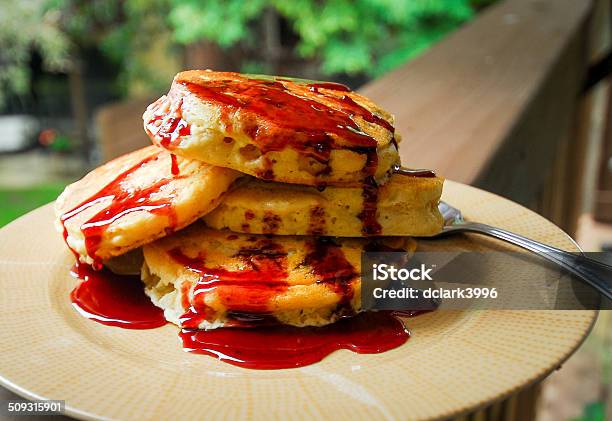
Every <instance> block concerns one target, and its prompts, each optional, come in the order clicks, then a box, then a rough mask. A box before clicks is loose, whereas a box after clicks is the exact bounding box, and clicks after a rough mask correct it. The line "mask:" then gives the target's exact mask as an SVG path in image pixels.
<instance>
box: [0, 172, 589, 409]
mask: <svg viewBox="0 0 612 421" xmlns="http://www.w3.org/2000/svg"><path fill="white" fill-rule="evenodd" d="M444 199H445V200H446V201H448V202H449V203H451V204H453V205H455V206H457V207H459V208H461V209H463V210H464V213H465V215H466V217H468V218H470V219H473V220H479V221H483V222H486V223H490V224H492V225H497V226H500V227H504V228H507V229H509V230H512V231H515V232H518V233H521V234H525V235H528V236H530V237H533V238H535V239H537V240H540V241H544V242H546V243H549V244H552V245H555V246H559V247H563V248H566V249H568V250H575V249H576V246H575V244H574V243H573V242H572V240H571V239H570V238H569V237H568V236H566V235H565V234H564V233H563V232H562V231H561V230H559V229H558V228H557V227H555V226H554V225H553V224H551V223H550V222H548V221H546V220H545V219H543V218H542V217H540V216H538V215H536V214H535V213H533V212H530V211H528V210H526V209H524V208H523V207H521V206H519V205H517V204H514V203H512V202H510V201H508V200H505V199H502V198H501V197H499V196H495V195H493V194H490V193H486V192H483V191H481V190H477V189H475V188H472V187H468V186H464V185H460V184H457V183H453V182H447V183H446V185H445V193H444ZM443 241H445V242H446V244H447V245H449V246H452V247H461V248H473V249H474V248H475V249H483V248H496V249H499V248H502V247H503V246H501V245H500V243H498V242H495V241H493V240H487V239H484V238H482V237H470V238H469V239H468V238H460V237H455V238H449V239H447V240H443ZM72 260H73V259H72V256H71V255H70V254H69V252H68V251H67V250H66V247H65V246H64V244H63V243H62V239H61V237H60V235H58V234H57V233H56V232H55V231H54V230H53V224H52V209H51V207H50V206H45V207H42V208H40V209H38V210H36V211H33V212H31V213H29V214H28V215H26V216H24V217H22V218H20V219H18V220H17V221H15V222H13V223H12V224H10V225H8V226H7V227H5V228H3V229H2V230H0V282H1V287H0V312H1V314H2V315H1V317H0V358H1V360H0V375H1V380H2V384H3V385H4V386H6V387H8V388H9V389H11V390H13V391H15V392H17V393H19V394H20V395H23V396H25V397H28V398H49V399H64V400H65V401H66V405H67V412H68V414H70V415H72V416H75V417H78V418H112V419H139V420H142V419H195V418H205V419H214V418H220V417H223V418H228V419H236V418H269V417H275V418H280V419H284V418H292V419H302V418H303V419H306V418H308V419H312V418H321V417H323V418H329V419H348V418H349V417H350V418H351V419H374V418H375V419H381V418H387V419H393V418H400V419H427V418H438V417H448V416H451V415H455V414H459V413H461V412H465V411H467V410H470V409H473V408H475V407H478V406H482V405H485V404H487V403H488V402H490V401H492V400H496V399H499V398H501V397H503V396H506V395H508V394H510V393H512V392H513V391H516V390H517V389H518V388H520V387H522V386H525V385H527V384H529V383H532V382H534V381H536V380H538V379H540V378H542V377H543V376H545V375H546V374H548V373H549V372H550V371H552V370H553V369H555V368H556V367H557V366H559V364H560V363H561V362H562V361H564V360H565V359H566V358H567V357H568V356H569V355H570V354H571V353H572V351H573V350H575V349H576V347H578V345H580V343H581V342H582V340H583V339H584V337H585V336H586V335H587V334H588V332H589V329H590V328H591V325H592V323H593V321H594V319H595V318H596V312H594V311H476V310H473V311H453V312H443V311H437V312H433V313H430V314H426V315H422V316H419V317H417V318H414V319H410V320H409V321H408V326H409V328H410V330H411V331H412V338H411V339H410V340H409V341H408V342H407V343H406V344H405V345H403V346H401V347H400V348H397V349H395V350H392V351H389V352H386V353H382V354H377V355H360V354H355V353H353V352H350V351H345V350H342V351H337V352H335V353H333V354H332V355H330V356H328V357H327V358H325V359H324V360H323V361H322V362H320V363H317V364H314V365H311V366H308V367H304V368H298V369H290V370H277V371H257V370H247V369H241V368H238V367H234V366H231V365H228V364H225V363H222V362H219V361H217V360H215V359H213V358H210V357H207V356H204V355H194V354H188V353H185V352H183V351H182V349H181V346H180V343H179V338H178V335H177V328H176V327H175V326H171V325H167V326H164V327H163V328H160V329H153V330H123V329H120V328H116V327H108V326H103V325H101V324H98V323H95V322H93V321H90V320H87V319H84V318H82V317H81V316H79V315H78V314H77V312H76V311H74V310H73V308H72V307H71V304H70V300H69V293H70V291H71V289H72V287H73V286H74V284H75V280H74V279H73V278H71V277H70V276H69V275H68V270H69V268H70V266H71V264H72Z"/></svg>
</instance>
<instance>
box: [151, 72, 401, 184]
mask: <svg viewBox="0 0 612 421" xmlns="http://www.w3.org/2000/svg"><path fill="white" fill-rule="evenodd" d="M311 82H312V81H311ZM143 119H144V127H145V131H146V132H147V134H148V135H149V137H150V138H151V140H152V141H153V143H154V144H156V145H158V146H160V147H162V148H166V149H168V150H169V151H171V152H173V153H176V154H177V155H181V156H185V157H187V158H191V159H198V160H201V161H204V162H207V163H209V164H211V165H217V166H221V167H228V168H233V169H235V170H237V171H240V172H243V173H246V174H250V175H252V176H254V177H257V178H262V179H265V180H269V181H278V182H284V183H296V184H304V185H310V186H315V185H316V186H320V185H328V184H329V185H345V186H357V185H359V184H361V183H363V182H364V181H365V180H367V179H368V178H371V177H373V178H374V180H375V181H376V182H377V183H378V184H382V183H384V182H385V181H386V179H387V176H388V174H389V172H390V170H391V168H392V167H393V166H394V165H395V164H398V163H399V155H398V151H397V144H396V138H395V136H394V128H393V117H392V116H391V115H390V114H389V113H387V112H385V111H384V110H382V109H381V108H380V107H378V106H377V105H376V104H374V103H373V102H372V101H370V100H368V99H367V98H365V97H363V96H361V95H359V94H357V93H355V92H352V91H350V90H349V89H348V88H347V87H346V86H344V85H340V84H335V83H325V82H312V83H306V82H303V81H300V80H297V79H288V78H281V77H271V76H256V75H241V74H239V73H229V72H212V71H204V70H192V71H186V72H182V73H179V74H178V75H176V77H175V78H174V81H173V83H172V86H171V88H170V91H169V93H168V95H165V96H162V97H161V98H160V99H159V100H157V101H156V102H155V103H153V104H151V105H150V106H149V107H148V108H147V111H146V112H145V113H144V115H143Z"/></svg>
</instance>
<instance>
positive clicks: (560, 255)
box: [430, 202, 612, 300]
mask: <svg viewBox="0 0 612 421" xmlns="http://www.w3.org/2000/svg"><path fill="white" fill-rule="evenodd" d="M438 208H439V209H440V212H441V213H442V216H443V217H444V228H443V229H442V231H441V232H440V233H439V234H437V235H435V236H434V237H441V236H446V235H449V234H454V233H460V232H472V233H477V234H483V235H488V236H490V237H495V238H497V239H500V240H503V241H506V242H508V243H511V244H514V245H516V246H519V247H522V248H524V249H526V250H529V251H531V252H533V253H535V254H537V255H539V256H541V257H543V258H545V259H547V260H549V261H551V262H553V263H556V264H557V265H559V266H561V267H562V268H563V269H565V270H566V271H568V272H570V273H572V274H574V275H575V276H576V277H578V278H579V279H580V280H582V281H584V282H585V283H587V284H588V285H590V286H591V287H593V288H595V289H596V290H597V291H599V293H601V294H602V295H604V296H605V297H607V298H608V299H610V300H612V266H609V265H606V264H604V263H600V262H598V261H596V260H593V259H589V258H588V257H586V256H585V255H584V254H583V253H582V252H580V253H569V252H567V251H563V250H560V249H558V248H555V247H552V246H549V245H546V244H543V243H540V242H538V241H534V240H531V239H529V238H527V237H523V236H522V235H519V234H515V233H513V232H510V231H506V230H504V229H501V228H496V227H492V226H490V225H486V224H481V223H479V222H470V221H466V220H464V219H463V215H462V214H461V211H460V210H459V209H457V208H454V207H452V206H451V205H449V204H448V203H446V202H440V205H439V206H438ZM430 238H431V237H430Z"/></svg>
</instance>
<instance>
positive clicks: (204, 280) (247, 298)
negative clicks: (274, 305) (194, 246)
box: [168, 243, 287, 329]
mask: <svg viewBox="0 0 612 421" xmlns="http://www.w3.org/2000/svg"><path fill="white" fill-rule="evenodd" d="M168 254H169V256H170V257H171V258H172V259H173V260H174V261H176V262H177V263H179V264H181V265H183V266H185V267H187V268H188V269H189V270H190V271H192V272H194V273H196V274H197V275H198V276H199V279H198V282H197V283H196V285H195V286H194V288H193V291H192V297H193V298H192V300H191V304H190V306H189V307H188V308H187V307H186V306H185V308H186V310H187V311H186V312H185V314H184V315H183V316H181V319H180V320H181V324H182V325H183V326H184V327H186V328H194V329H195V328H197V327H198V326H199V325H200V323H201V322H202V321H204V320H211V319H212V318H214V316H215V313H214V310H213V309H211V308H210V307H208V306H207V305H206V302H205V297H206V294H208V293H210V292H212V291H215V292H216V294H217V296H218V298H219V300H220V302H221V303H222V304H223V305H224V306H225V308H226V309H227V310H228V312H239V313H250V314H266V313H269V312H270V309H269V303H270V300H271V299H272V298H273V297H274V296H276V295H278V294H280V293H282V292H284V291H285V290H286V289H287V283H286V279H287V262H286V260H287V255H286V253H284V252H283V251H282V249H281V248H280V246H278V245H277V244H274V243H264V244H260V245H259V247H253V248H243V249H241V250H240V252H239V253H238V255H239V256H240V257H241V258H243V259H244V262H245V265H246V266H248V267H246V268H243V269H241V270H235V271H234V270H228V269H224V268H218V267H217V268H212V267H208V266H207V265H206V261H205V258H204V256H198V257H197V258H191V257H188V256H186V255H184V254H183V253H182V252H181V250H180V249H178V248H176V249H172V250H170V251H169V252H168ZM184 296H186V295H184Z"/></svg>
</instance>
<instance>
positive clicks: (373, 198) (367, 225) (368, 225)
mask: <svg viewBox="0 0 612 421" xmlns="http://www.w3.org/2000/svg"><path fill="white" fill-rule="evenodd" d="M361 195H362V196H363V209H362V210H361V213H360V214H359V219H361V222H362V226H361V233H362V234H363V235H364V236H366V237H370V236H374V235H380V233H381V232H382V226H381V225H380V224H379V223H378V219H377V217H376V213H377V211H378V185H377V184H376V181H375V180H374V177H372V176H370V177H368V178H367V179H366V181H365V183H364V184H363V190H362V193H361Z"/></svg>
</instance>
